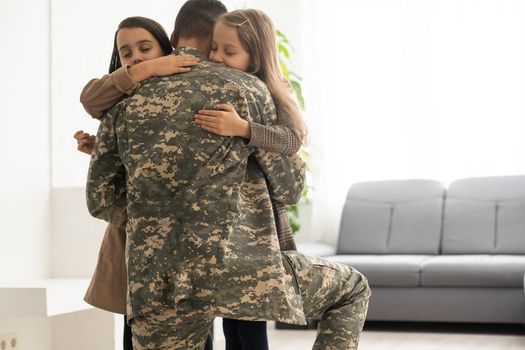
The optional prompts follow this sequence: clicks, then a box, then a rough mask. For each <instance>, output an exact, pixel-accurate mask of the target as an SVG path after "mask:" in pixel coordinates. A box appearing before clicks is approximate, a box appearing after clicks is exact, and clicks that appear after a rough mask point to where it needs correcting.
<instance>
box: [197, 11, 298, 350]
mask: <svg viewBox="0 0 525 350" xmlns="http://www.w3.org/2000/svg"><path fill="white" fill-rule="evenodd" d="M210 59H211V60H212V61H214V62H216V63H218V64H222V65H225V66H228V67H231V68H235V69H238V70H241V71H243V72H247V73H250V74H254V75H256V76H257V77H258V78H259V79H261V80H262V81H263V82H264V83H266V85H267V87H268V90H269V91H270V93H271V95H272V98H273V100H274V103H275V106H276V109H277V117H278V121H279V125H273V126H266V125H261V124H257V123H253V122H248V121H246V120H244V119H241V118H240V117H239V115H238V114H237V112H236V111H235V109H233V108H232V107H231V106H228V105H225V104H218V105H216V106H215V108H216V109H217V110H201V111H199V112H198V113H197V114H196V115H195V123H196V124H197V125H199V126H200V127H202V128H203V129H204V130H207V131H209V132H213V133H215V134H218V135H221V136H239V137H243V138H246V139H247V140H249V145H252V146H255V147H259V148H262V149H265V150H269V151H273V152H277V153H284V154H294V153H297V152H298V151H299V149H300V147H301V145H302V144H304V143H305V140H306V136H307V128H306V125H305V123H304V121H303V119H302V116H301V113H300V110H299V107H298V104H297V103H296V101H295V100H294V98H293V95H292V89H291V88H290V84H289V83H288V81H287V80H286V79H285V78H284V76H283V74H282V71H281V68H280V67H281V66H280V64H279V59H278V55H277V45H276V35H275V28H274V26H273V23H272V21H271V20H270V18H269V17H268V16H266V15H265V14H264V13H263V12H261V11H259V10H253V9H247V10H238V11H233V12H230V13H227V14H225V15H223V16H222V17H220V18H219V19H218V20H217V22H216V24H215V28H214V31H213V38H212V49H211V53H210ZM272 204H273V209H274V214H275V219H276V227H277V231H278V236H279V244H280V247H281V250H295V244H294V241H293V236H292V232H291V228H290V225H289V223H288V219H287V216H286V212H285V208H284V206H283V205H281V204H280V203H277V202H276V201H274V200H272ZM223 331H224V335H225V338H226V350H267V349H268V340H267V334H266V322H264V321H242V320H232V319H226V318H225V319H223Z"/></svg>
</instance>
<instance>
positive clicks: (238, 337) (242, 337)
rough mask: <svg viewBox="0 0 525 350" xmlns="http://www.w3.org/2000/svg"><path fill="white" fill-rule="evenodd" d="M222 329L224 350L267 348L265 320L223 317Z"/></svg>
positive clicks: (263, 349) (259, 349) (257, 349)
mask: <svg viewBox="0 0 525 350" xmlns="http://www.w3.org/2000/svg"><path fill="white" fill-rule="evenodd" d="M222 330H223V332H224V337H225V338H226V350H268V335H267V332H266V321H242V320H232V319H229V318H224V319H223V320H222Z"/></svg>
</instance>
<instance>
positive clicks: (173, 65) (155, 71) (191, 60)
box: [144, 55, 200, 77]
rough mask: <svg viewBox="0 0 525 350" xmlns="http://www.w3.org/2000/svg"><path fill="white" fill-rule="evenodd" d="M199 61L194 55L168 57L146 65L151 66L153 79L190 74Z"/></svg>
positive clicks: (154, 60)
mask: <svg viewBox="0 0 525 350" xmlns="http://www.w3.org/2000/svg"><path fill="white" fill-rule="evenodd" d="M199 61H200V60H199V59H198V58H197V57H195V56H192V55H167V56H162V57H159V58H155V59H153V60H149V61H146V62H144V63H146V64H148V65H149V71H150V76H151V77H162V76H165V75H172V74H177V73H184V72H189V71H190V70H191V68H189V67H191V66H194V65H196V64H198V63H199Z"/></svg>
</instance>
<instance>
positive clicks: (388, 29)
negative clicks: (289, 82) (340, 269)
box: [304, 0, 525, 242]
mask: <svg viewBox="0 0 525 350" xmlns="http://www.w3.org/2000/svg"><path fill="white" fill-rule="evenodd" d="M308 12H309V14H307V16H306V17H307V18H310V19H311V23H310V26H309V27H305V28H306V32H305V33H304V38H305V40H309V41H310V42H312V45H310V46H306V48H307V50H306V51H305V52H304V59H305V60H306V62H305V66H304V68H305V83H306V84H307V89H306V101H307V102H308V112H309V114H308V115H309V117H310V118H309V120H308V122H309V126H310V130H311V131H312V141H313V146H314V147H313V149H314V162H315V163H314V172H315V174H314V175H315V176H314V180H315V182H314V187H315V198H314V203H313V204H314V206H313V215H314V218H313V221H314V223H313V227H314V228H313V231H314V232H315V234H316V235H318V237H319V238H323V239H327V240H329V241H331V242H335V240H336V239H337V234H338V230H339V219H340V217H341V211H342V206H343V203H344V198H345V196H346V192H347V190H348V188H349V187H350V186H351V185H352V184H353V183H355V182H358V181H371V180H386V179H403V178H429V179H435V180H439V181H442V182H443V183H444V184H445V185H447V184H448V183H450V182H451V181H453V180H455V179H459V178H463V177H477V176H493V175H514V174H525V162H524V161H523V151H522V150H523V149H525V138H524V137H523V130H524V128H525V119H524V118H523V115H524V111H525V110H524V105H523V101H524V99H523V96H525V69H523V67H524V65H523V63H524V62H525V25H524V23H525V2H524V1H520V0H367V1H362V0H330V1H312V2H310V6H309V8H308Z"/></svg>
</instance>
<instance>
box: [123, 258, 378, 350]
mask: <svg viewBox="0 0 525 350" xmlns="http://www.w3.org/2000/svg"><path fill="white" fill-rule="evenodd" d="M282 254H283V258H284V266H285V268H286V270H287V272H288V273H289V274H290V275H291V276H293V282H294V286H295V288H296V291H297V293H298V294H299V295H300V296H301V297H302V300H303V307H304V313H305V314H306V316H307V317H311V318H314V317H315V318H321V321H320V322H319V324H318V330H317V337H316V339H315V343H314V345H313V348H312V349H313V350H356V349H357V348H358V345H359V338H360V335H361V331H362V329H363V325H364V323H365V318H366V312H367V309H368V301H369V298H370V288H369V286H368V282H367V280H366V278H365V276H363V275H362V274H361V273H359V272H358V271H357V270H355V269H353V268H351V267H349V266H346V265H342V264H338V263H333V262H330V261H327V260H324V259H320V258H317V257H312V256H307V255H304V254H301V253H299V252H295V251H289V252H283V253H282ZM169 318H170V315H164V316H161V317H159V316H155V317H151V318H145V317H138V318H136V319H134V320H133V322H132V325H131V327H132V329H133V337H134V343H133V344H134V345H133V346H134V349H138V350H142V349H166V350H167V349H187V350H194V349H195V350H197V349H199V350H200V349H204V342H205V338H206V335H207V334H208V333H207V332H208V331H209V328H210V326H211V322H212V320H213V315H212V313H211V312H210V311H209V308H206V307H203V308H202V309H196V310H194V311H193V312H191V313H188V314H187V315H185V316H183V317H179V318H178V319H177V323H176V324H175V325H173V326H171V325H165V324H164V320H165V319H169Z"/></svg>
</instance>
